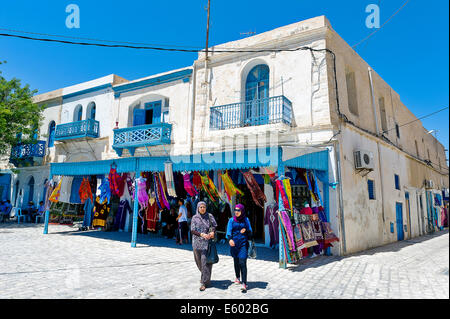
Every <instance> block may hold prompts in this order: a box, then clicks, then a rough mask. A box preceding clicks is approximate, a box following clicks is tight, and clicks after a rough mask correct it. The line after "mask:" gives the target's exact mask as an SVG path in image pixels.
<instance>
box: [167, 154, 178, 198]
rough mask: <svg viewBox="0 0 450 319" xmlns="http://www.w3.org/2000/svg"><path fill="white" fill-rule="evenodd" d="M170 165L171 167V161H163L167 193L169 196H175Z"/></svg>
mask: <svg viewBox="0 0 450 319" xmlns="http://www.w3.org/2000/svg"><path fill="white" fill-rule="evenodd" d="M172 167H173V164H172V162H164V175H165V177H166V183H167V195H169V196H171V197H177V193H176V191H175V183H174V178H173V169H172Z"/></svg>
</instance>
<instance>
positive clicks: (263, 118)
mask: <svg viewBox="0 0 450 319" xmlns="http://www.w3.org/2000/svg"><path fill="white" fill-rule="evenodd" d="M291 120H292V103H291V101H289V100H288V99H287V98H286V97H284V96H282V95H280V96H275V97H268V98H263V99H258V100H252V101H246V102H241V103H233V104H227V105H221V106H214V107H211V115H210V129H211V130H227V129H233V128H238V127H247V126H256V125H266V124H275V123H285V124H287V125H291Z"/></svg>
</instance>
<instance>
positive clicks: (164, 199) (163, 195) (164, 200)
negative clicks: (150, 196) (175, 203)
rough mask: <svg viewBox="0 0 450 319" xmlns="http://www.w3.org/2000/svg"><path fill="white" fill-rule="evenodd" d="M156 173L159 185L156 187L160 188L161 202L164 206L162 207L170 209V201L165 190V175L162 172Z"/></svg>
mask: <svg viewBox="0 0 450 319" xmlns="http://www.w3.org/2000/svg"><path fill="white" fill-rule="evenodd" d="M155 174H156V182H157V186H156V185H155V187H158V189H159V195H160V200H161V202H160V204H161V206H162V208H167V209H169V210H170V205H169V201H168V200H167V195H166V192H165V190H164V184H163V183H164V180H163V178H162V177H163V176H162V173H161V172H160V173H155Z"/></svg>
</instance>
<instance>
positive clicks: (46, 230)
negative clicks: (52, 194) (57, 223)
mask: <svg viewBox="0 0 450 319" xmlns="http://www.w3.org/2000/svg"><path fill="white" fill-rule="evenodd" d="M52 178H53V176H52V175H51V174H50V177H49V179H48V180H49V181H51V180H52ZM45 195H46V194H44V196H45ZM47 200H48V198H47ZM44 205H47V202H45V203H44ZM49 220H50V211H48V210H46V211H45V217H44V235H47V234H48V222H49Z"/></svg>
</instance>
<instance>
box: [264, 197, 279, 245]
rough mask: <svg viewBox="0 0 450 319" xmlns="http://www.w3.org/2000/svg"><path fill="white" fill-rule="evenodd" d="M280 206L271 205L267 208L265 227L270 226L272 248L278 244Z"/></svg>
mask: <svg viewBox="0 0 450 319" xmlns="http://www.w3.org/2000/svg"><path fill="white" fill-rule="evenodd" d="M277 215H278V206H277V205H276V204H273V205H269V206H267V208H266V216H265V217H264V225H268V226H269V236H270V247H272V246H275V245H276V244H278V241H279V239H278V237H279V236H278V235H279V231H278V227H279V226H278V225H279V224H278V218H277Z"/></svg>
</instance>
